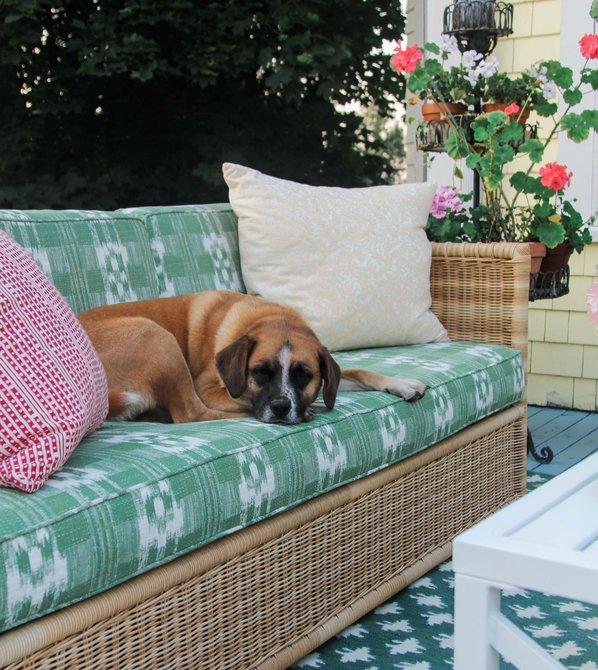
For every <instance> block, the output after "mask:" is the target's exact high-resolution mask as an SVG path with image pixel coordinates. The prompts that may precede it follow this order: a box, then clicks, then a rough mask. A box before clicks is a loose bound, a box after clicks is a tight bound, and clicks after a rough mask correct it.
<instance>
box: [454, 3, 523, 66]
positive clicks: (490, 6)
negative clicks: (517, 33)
mask: <svg viewBox="0 0 598 670" xmlns="http://www.w3.org/2000/svg"><path fill="white" fill-rule="evenodd" d="M442 32H443V34H444V35H454V36H455V37H456V38H457V44H458V45H459V51H461V53H464V52H465V51H469V50H471V49H473V50H474V51H477V52H478V53H481V54H483V55H484V56H487V55H488V54H489V53H490V52H492V51H493V50H494V47H495V46H496V42H497V40H498V38H499V37H505V36H506V35H511V33H512V32H513V5H511V4H510V3H508V2H496V1H495V0H453V4H452V5H449V6H448V7H447V8H446V9H445V10H444V21H443V31H442Z"/></svg>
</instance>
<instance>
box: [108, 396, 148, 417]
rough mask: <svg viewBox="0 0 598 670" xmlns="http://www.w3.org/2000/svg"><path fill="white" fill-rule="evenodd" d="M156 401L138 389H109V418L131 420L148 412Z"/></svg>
mask: <svg viewBox="0 0 598 670" xmlns="http://www.w3.org/2000/svg"><path fill="white" fill-rule="evenodd" d="M153 405H154V402H153V401H152V400H151V399H150V398H148V397H147V396H145V395H143V394H142V393H139V392H138V391H123V390H122V389H115V388H111V389H108V418H109V419H111V420H112V421H129V420H131V419H134V418H135V417H137V416H139V415H140V414H143V413H144V412H147V410H148V409H150V408H151V407H153Z"/></svg>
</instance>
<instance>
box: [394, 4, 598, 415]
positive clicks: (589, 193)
mask: <svg viewBox="0 0 598 670" xmlns="http://www.w3.org/2000/svg"><path fill="white" fill-rule="evenodd" d="M510 1H511V2H512V4H513V6H514V33H513V35H512V36H511V37H509V38H503V39H501V40H499V43H498V45H497V47H496V49H495V50H494V55H495V56H496V57H497V58H498V60H499V62H500V64H501V66H500V69H501V70H502V71H505V72H513V73H515V72H520V71H522V70H523V69H526V68H527V67H529V66H530V65H531V64H532V63H533V62H534V61H536V60H538V59H540V58H550V59H556V60H561V62H563V64H566V65H569V66H570V67H574V68H575V67H576V66H577V67H580V66H581V64H582V60H581V56H580V54H579V47H578V41H579V38H580V37H581V35H583V34H584V33H586V32H592V31H594V32H595V31H596V27H595V25H594V26H593V24H592V21H591V19H590V17H589V5H590V3H589V2H585V0H584V1H582V0H574V1H572V0H562V1H561V0H510ZM447 4H449V0H408V3H407V37H408V42H409V43H410V44H412V43H414V42H418V43H419V44H423V43H424V42H425V41H430V40H431V41H437V40H438V39H439V38H440V34H441V31H442V13H443V10H444V7H446V5H447ZM597 98H598V96H597V95H596V94H595V93H594V94H592V93H590V94H589V95H586V96H585V100H584V104H585V105H586V106H588V107H594V108H598V103H597ZM411 109H413V108H411ZM409 113H410V110H409V109H408V114H409ZM411 114H412V115H413V116H416V112H414V111H411ZM530 120H531V121H534V120H535V119H534V117H533V116H532V118H531V119H530ZM536 120H537V119H536ZM547 132H548V129H547V127H546V122H543V124H542V123H541V125H540V136H544V137H546V136H547ZM545 156H546V160H547V161H553V160H558V161H559V162H561V163H564V164H566V165H567V167H568V168H569V169H570V170H571V171H572V172H573V180H572V187H571V190H570V194H571V195H572V196H573V197H576V198H577V199H578V202H577V207H578V209H580V211H581V212H582V214H583V215H584V216H585V217H589V216H590V215H591V214H592V213H594V212H596V210H597V209H598V140H596V137H595V135H594V137H593V139H592V141H587V142H585V143H583V144H574V143H572V142H569V141H568V140H563V139H561V140H559V141H558V142H557V141H556V139H555V140H554V141H553V142H551V144H550V146H549V147H548V149H547V152H546V154H545ZM463 171H464V172H465V173H468V170H466V169H464V170H463ZM407 179H408V181H422V180H423V181H435V182H437V183H439V184H454V185H457V186H459V187H460V188H463V189H464V190H470V188H471V186H470V185H469V183H460V182H458V181H457V180H456V179H455V178H454V176H453V162H452V161H451V160H450V159H448V157H447V156H444V155H442V154H439V155H436V156H435V157H434V160H433V162H432V164H431V165H427V166H426V165H425V164H424V160H423V156H422V155H421V152H417V151H416V148H415V141H414V128H413V125H412V127H411V129H410V134H409V135H408V142H407ZM593 233H594V244H592V245H591V246H589V247H586V249H585V250H584V252H583V253H582V254H581V255H578V254H574V256H573V257H572V259H571V262H570V269H571V280H570V293H569V295H567V296H563V297H561V298H557V299H555V300H541V301H537V302H532V303H530V305H529V356H528V361H529V377H528V380H529V385H528V400H529V402H530V403H531V404H535V405H557V406H562V407H570V408H576V409H583V410H592V411H598V330H596V329H595V328H594V326H593V325H592V323H591V322H590V321H589V319H588V316H587V305H586V299H585V296H586V292H587V289H588V288H589V286H590V284H591V283H592V280H593V278H594V275H595V273H596V271H597V266H598V227H596V226H594V228H593Z"/></svg>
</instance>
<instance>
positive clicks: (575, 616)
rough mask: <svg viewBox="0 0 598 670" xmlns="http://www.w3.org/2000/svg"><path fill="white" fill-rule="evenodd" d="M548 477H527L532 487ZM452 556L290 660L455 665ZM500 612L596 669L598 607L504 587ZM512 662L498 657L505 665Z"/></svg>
mask: <svg viewBox="0 0 598 670" xmlns="http://www.w3.org/2000/svg"><path fill="white" fill-rule="evenodd" d="M547 479H548V478H547V477H543V476H541V475H532V476H529V477H528V488H529V489H530V490H531V489H533V488H535V487H536V486H539V485H540V484H542V483H544V482H545V481H547ZM453 586H454V575H453V571H452V563H451V561H447V562H446V563H443V564H442V565H441V566H439V567H438V568H436V570H433V571H432V572H430V573H428V574H427V575H425V576H424V577H423V578H422V579H419V580H418V581H416V582H414V583H413V584H412V585H411V586H409V587H408V588H407V589H405V590H404V591H401V592H400V593H398V594H397V595H396V596H395V597H394V598H391V599H390V600H388V601H386V602H385V603H384V604H383V605H381V606H380V607H378V608H377V609H375V610H374V611H373V612H371V613H370V614H368V615H366V616H365V617H363V618H362V619H360V620H359V621H358V622H357V623H356V624H354V625H353V626H350V627H349V628H347V629H345V630H344V631H343V632H342V633H340V634H339V635H337V636H336V637H334V638H332V639H331V640H329V641H328V642H326V643H325V644H323V645H322V646H321V647H319V648H318V649H317V650H316V651H315V652H313V653H312V654H310V655H309V656H306V657H305V658H304V659H302V660H301V661H299V663H297V664H296V665H294V666H293V668H295V669H299V668H300V669H302V670H304V669H306V668H320V669H329V668H348V669H354V670H391V669H394V668H397V669H398V670H447V669H448V668H452V667H453ZM502 608H503V612H504V613H505V614H506V615H507V616H508V617H509V618H510V619H511V620H512V621H514V622H515V623H516V624H517V626H519V627H520V628H522V629H523V630H525V631H526V632H527V634H528V635H530V636H531V637H533V638H534V639H535V640H536V641H537V642H538V644H540V645H542V646H543V647H544V649H546V650H547V651H548V652H549V653H550V654H552V655H553V656H554V657H555V658H556V659H558V660H559V661H560V662H561V663H563V665H565V666H566V667H567V668H569V669H570V670H598V606H594V605H588V604H586V603H581V602H572V601H566V600H563V599H562V598H557V597H554V596H547V595H542V594H539V593H535V592H531V591H529V592H528V591H522V590H518V591H509V592H503V598H502ZM512 668H513V666H512V665H511V664H510V663H507V662H506V661H501V670H502V669H504V670H507V669H509V670H510V669H512Z"/></svg>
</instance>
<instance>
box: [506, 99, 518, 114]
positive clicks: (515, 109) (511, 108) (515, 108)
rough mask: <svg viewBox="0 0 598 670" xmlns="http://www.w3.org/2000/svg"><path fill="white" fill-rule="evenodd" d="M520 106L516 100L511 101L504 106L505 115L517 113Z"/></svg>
mask: <svg viewBox="0 0 598 670" xmlns="http://www.w3.org/2000/svg"><path fill="white" fill-rule="evenodd" d="M520 111H521V107H519V105H518V104H517V103H516V102H512V103H511V104H510V105H509V106H508V107H505V114H506V115H507V116H511V115H515V114H519V112H520Z"/></svg>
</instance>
